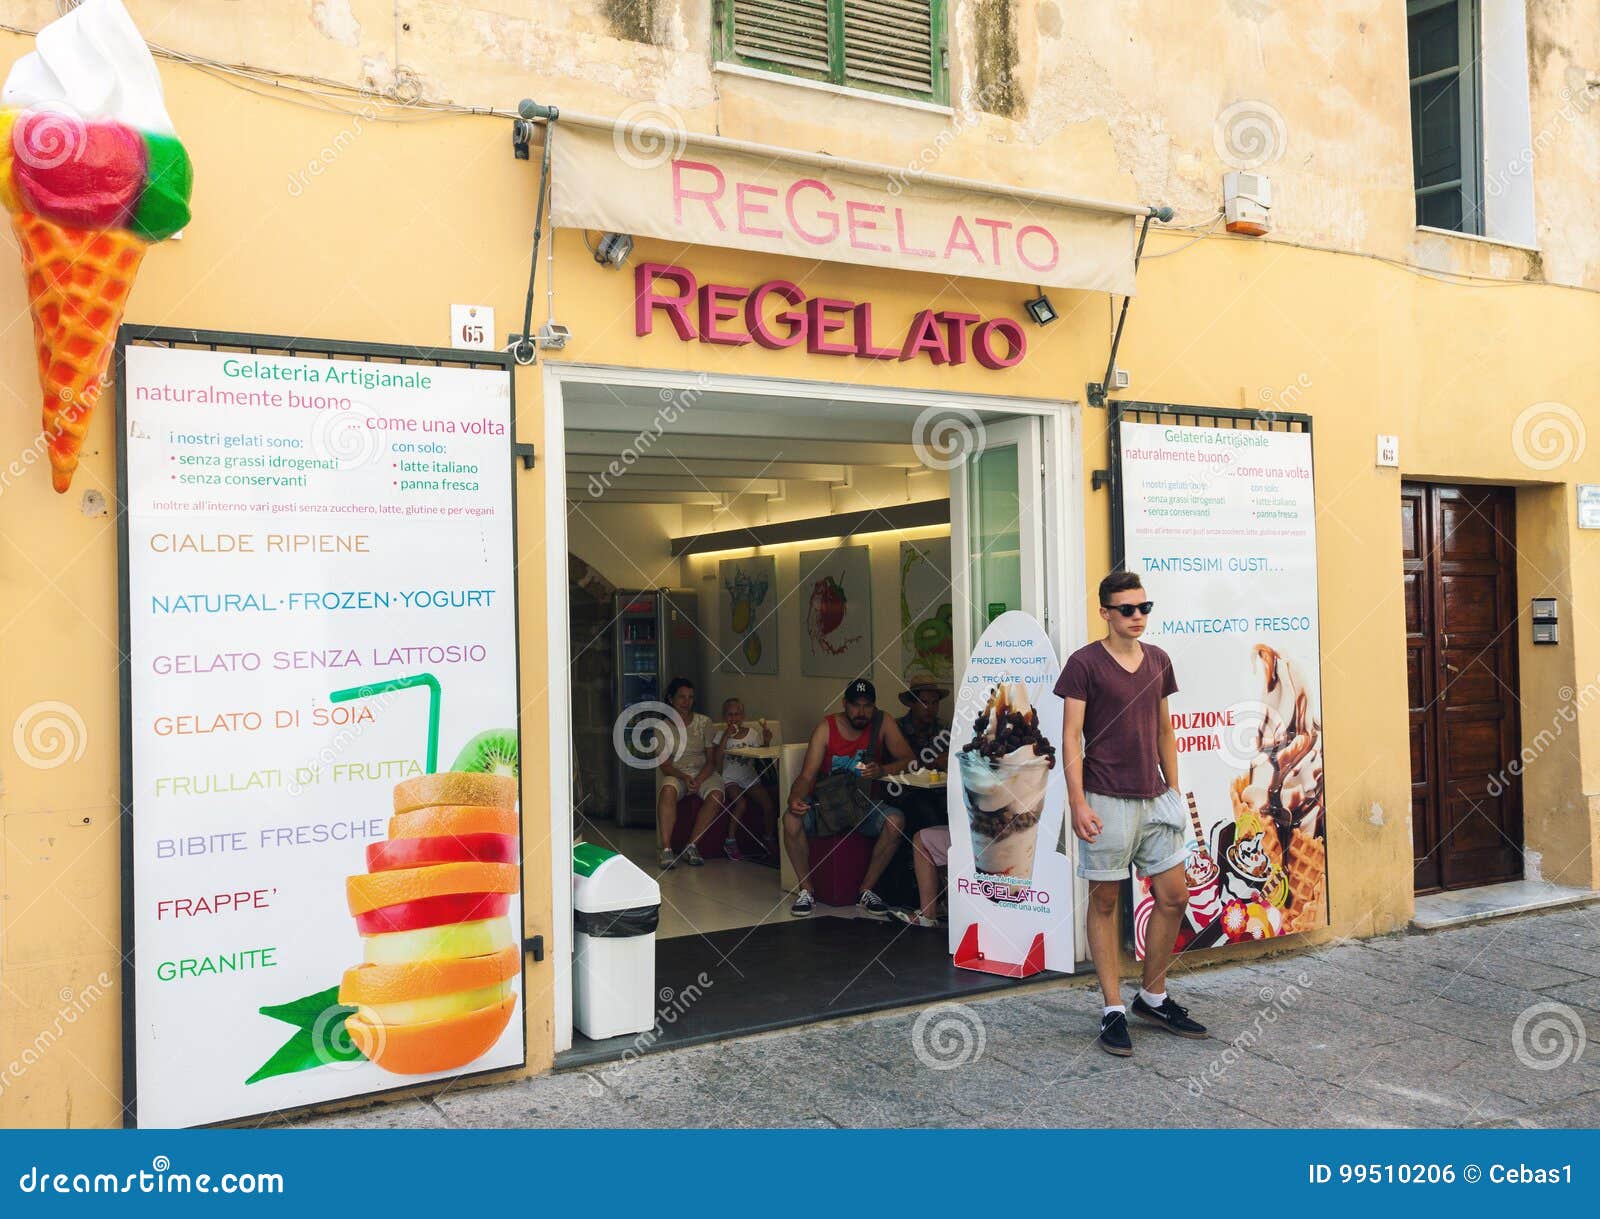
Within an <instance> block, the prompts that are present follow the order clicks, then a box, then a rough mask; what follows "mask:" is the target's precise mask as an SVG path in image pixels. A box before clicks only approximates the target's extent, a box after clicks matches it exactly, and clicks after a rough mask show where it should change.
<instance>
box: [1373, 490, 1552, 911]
mask: <svg viewBox="0 0 1600 1219" xmlns="http://www.w3.org/2000/svg"><path fill="white" fill-rule="evenodd" d="M1400 520H1401V532H1402V535H1403V539H1404V540H1403V557H1402V561H1403V571H1404V580H1405V614H1406V680H1407V690H1408V697H1407V702H1408V703H1409V704H1410V709H1411V826H1412V839H1413V847H1414V851H1415V866H1416V888H1417V892H1419V893H1430V892H1434V891H1436V890H1439V889H1464V888H1468V887H1471V886H1473V885H1484V884H1492V883H1494V882H1495V881H1502V880H1518V879H1521V877H1522V785H1521V782H1520V781H1519V779H1518V778H1517V776H1516V775H1514V774H1512V773H1511V771H1510V763H1511V762H1512V760H1513V759H1514V758H1515V757H1516V756H1517V753H1518V751H1519V750H1520V748H1521V741H1522V729H1521V724H1520V721H1519V719H1518V715H1517V617H1516V604H1517V594H1516V548H1515V545H1514V540H1515V537H1516V519H1515V505H1514V500H1513V498H1512V493H1511V492H1510V491H1508V490H1505V489H1503V488H1499V487H1466V486H1460V487H1453V486H1442V485H1436V484H1425V483H1406V484H1404V485H1403V486H1402V487H1401V492H1400Z"/></svg>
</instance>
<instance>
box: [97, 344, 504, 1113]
mask: <svg viewBox="0 0 1600 1219" xmlns="http://www.w3.org/2000/svg"><path fill="white" fill-rule="evenodd" d="M235 341H237V340H235ZM120 376H121V387H120V388H121V394H120V404H121V414H122V431H123V436H124V443H123V446H122V448H123V460H124V463H125V477H126V483H125V485H126V508H127V516H126V523H125V530H126V533H125V542H124V545H125V559H126V572H127V580H126V585H125V587H124V597H125V603H124V614H125V629H126V632H127V640H128V656H127V661H126V665H125V673H126V678H125V680H126V682H127V689H126V706H127V716H126V722H125V724H124V729H123V731H124V736H125V741H126V744H127V756H128V757H129V759H130V762H129V766H130V770H129V772H128V777H127V779H126V780H125V782H126V783H127V785H128V786H127V790H126V791H125V793H124V800H125V804H126V806H127V815H128V816H130V817H131V820H132V837H131V842H132V846H131V859H128V860H127V861H125V867H127V868H128V869H129V871H130V872H131V877H132V885H131V889H128V888H127V887H126V886H125V894H124V903H125V912H126V920H127V925H128V926H129V927H130V928H131V931H132V936H133V939H132V942H131V943H130V944H127V945H125V949H126V950H127V951H130V952H131V953H133V961H134V964H133V967H132V968H133V975H132V976H133V990H134V1010H133V1024H132V1027H131V1029H128V1030H126V1032H125V1037H126V1047H127V1052H128V1053H130V1054H131V1055H132V1056H133V1059H134V1063H135V1082H134V1093H135V1096H134V1098H133V1099H135V1103H136V1106H137V1119H138V1123H139V1125H141V1126H191V1125H200V1124H205V1123H211V1122H221V1121H227V1120H231V1119H236V1118H240V1117H245V1116H251V1115H256V1114H262V1113H268V1112H272V1111H276V1110H280V1109H286V1108H292V1107H295V1106H301V1105H307V1104H312V1103H316V1102H321V1101H328V1100H334V1099H337V1098H343V1097H351V1096H359V1095H363V1094H366V1093H371V1092H377V1091H381V1090H384V1089H389V1088H394V1087H399V1086H403V1085H407V1084H413V1083H417V1082H422V1081H425V1080H429V1079H438V1078H445V1077H449V1076H452V1075H458V1074H462V1073H464V1072H469V1071H481V1070H490V1069H496V1068H505V1067H515V1066H520V1065H521V1064H522V1063H523V1062H524V1060H525V1047H524V1022H523V1017H522V997H521V996H522V951H521V943H522V911H521V903H522V893H521V887H522V886H521V852H520V836H519V832H518V814H517V791H518V778H517V775H518V770H519V766H520V755H519V751H518V722H519V721H518V708H519V700H518V696H517V636H516V601H515V596H516V590H515V582H514V570H515V554H514V548H513V533H512V521H513V489H512V483H511V468H512V462H511V427H512V418H511V384H510V373H509V371H508V370H507V369H505V368H503V367H492V368H491V367H436V366H433V365H423V364H410V363H401V362H399V361H398V360H392V359H389V358H386V357H384V356H378V355H369V356H368V357H367V358H363V357H362V356H360V355H357V356H354V357H333V356H329V357H322V356H308V355H300V356H290V355H286V354H270V353H268V352H266V351H261V352H258V353H248V352H246V353H240V352H237V351H213V350H194V349H176V348H167V347H157V346H147V345H140V344H134V345H129V346H127V347H126V348H124V350H123V363H122V368H121V373H120ZM125 841H126V839H125Z"/></svg>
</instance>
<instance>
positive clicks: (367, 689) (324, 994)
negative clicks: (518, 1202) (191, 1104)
mask: <svg viewBox="0 0 1600 1219" xmlns="http://www.w3.org/2000/svg"><path fill="white" fill-rule="evenodd" d="M417 686H426V687H427V688H428V773H429V774H430V775H431V774H435V773H437V772H438V769H439V699H440V690H439V679H438V678H437V677H435V676H434V675H433V674H432V673H418V674H416V675H415V676H414V677H400V678H396V679H395V680H394V681H382V682H378V683H376V684H375V685H370V686H351V687H350V688H349V689H348V690H335V691H333V693H331V694H329V695H328V699H329V701H330V702H335V703H348V702H354V701H355V700H356V699H358V698H376V697H377V696H378V695H380V694H388V693H390V692H391V691H394V690H411V689H414V688H416V687H417ZM259 1010H260V1012H261V1014H262V1015H263V1016H270V1017H271V1018H272V1019H274V1020H281V1021H283V1022H284V1023H285V1024H289V1025H292V1026H293V1027H294V1029H295V1032H294V1034H293V1035H292V1036H291V1037H290V1038H289V1040H287V1041H286V1042H284V1043H283V1044H282V1045H281V1046H279V1047H278V1049H277V1050H276V1051H275V1052H274V1053H273V1055H272V1057H271V1058H269V1059H267V1061H266V1062H264V1063H262V1064H261V1066H260V1067H258V1068H257V1069H256V1071H255V1073H254V1074H253V1075H251V1076H250V1078H249V1079H247V1080H245V1083H246V1084H255V1083H260V1082H261V1081H262V1080H264V1079H272V1078H274V1077H275V1076H279V1075H293V1074H295V1073H297V1072H300V1071H310V1070H314V1069H315V1068H317V1067H321V1066H326V1065H328V1064H329V1063H335V1062H361V1061H362V1060H363V1059H364V1058H365V1057H366V1056H365V1055H364V1054H362V1052H361V1051H360V1050H358V1049H357V1048H356V1047H355V1043H354V1042H353V1041H351V1039H350V1034H349V1033H348V1032H346V1031H345V1021H346V1020H348V1019H349V1018H350V1016H351V1015H352V1014H353V1013H354V1012H355V1010H356V1009H355V1008H354V1007H351V1006H349V1005H347V1004H341V1003H340V1002H339V988H338V987H337V986H330V987H329V988H328V989H326V990H320V991H317V992H316V993H315V994H310V995H306V996H304V997H302V998H299V999H295V1000H294V1001H292V1002H290V1003H276V1004H271V1005H268V1006H266V1007H263V1008H260V1009H259Z"/></svg>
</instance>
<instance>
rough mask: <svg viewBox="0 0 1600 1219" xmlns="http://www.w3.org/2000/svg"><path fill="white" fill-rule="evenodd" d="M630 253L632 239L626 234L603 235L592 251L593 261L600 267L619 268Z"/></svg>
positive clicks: (631, 251)
mask: <svg viewBox="0 0 1600 1219" xmlns="http://www.w3.org/2000/svg"><path fill="white" fill-rule="evenodd" d="M632 253H633V238H632V237H629V236H628V235H627V234H626V233H603V234H601V237H600V244H599V245H597V246H596V247H595V249H594V260H595V261H596V262H597V263H599V264H600V265H601V266H602V267H620V266H621V265H622V264H623V263H625V262H627V261H628V255H629V254H632Z"/></svg>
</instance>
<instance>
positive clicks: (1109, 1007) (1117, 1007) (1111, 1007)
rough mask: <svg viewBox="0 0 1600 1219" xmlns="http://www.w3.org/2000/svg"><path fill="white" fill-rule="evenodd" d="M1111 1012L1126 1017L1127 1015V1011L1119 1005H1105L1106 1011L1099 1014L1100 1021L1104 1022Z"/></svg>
mask: <svg viewBox="0 0 1600 1219" xmlns="http://www.w3.org/2000/svg"><path fill="white" fill-rule="evenodd" d="M1112 1012H1121V1013H1122V1014H1123V1015H1124V1016H1126V1015H1127V1014H1128V1009H1127V1008H1125V1007H1123V1006H1122V1004H1120V1003H1108V1004H1106V1010H1105V1011H1103V1012H1101V1013H1100V1019H1102V1020H1104V1019H1105V1018H1106V1017H1107V1016H1109V1015H1110V1014H1111V1013H1112Z"/></svg>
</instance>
